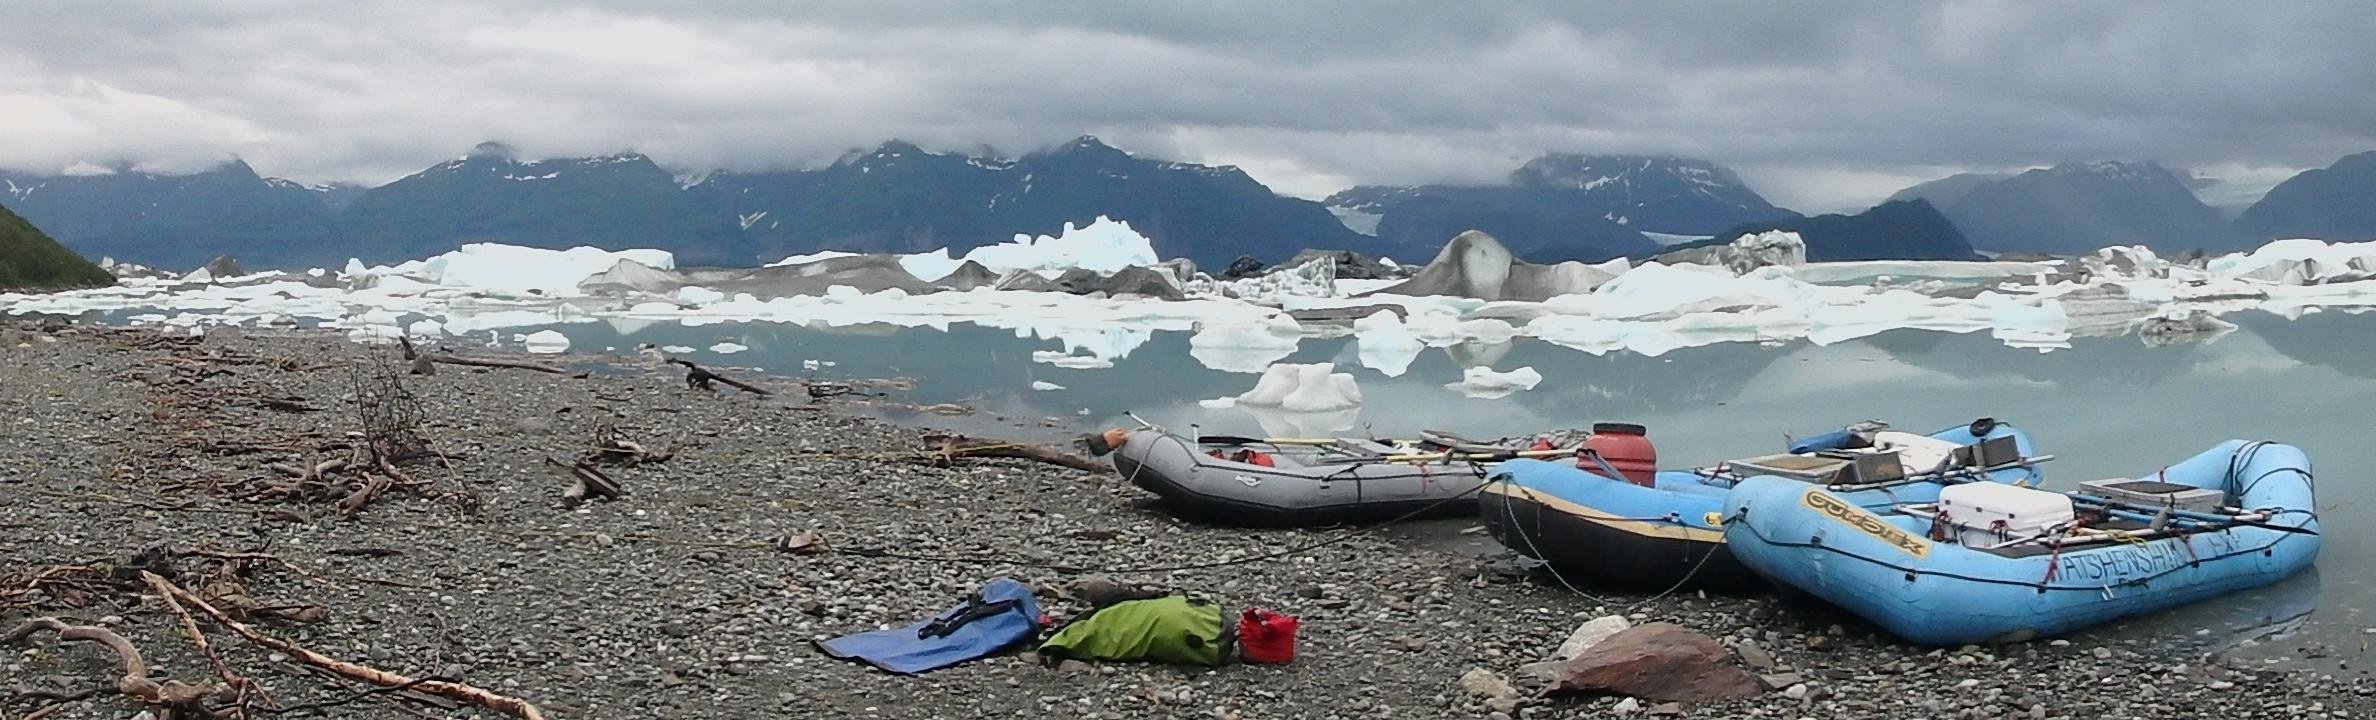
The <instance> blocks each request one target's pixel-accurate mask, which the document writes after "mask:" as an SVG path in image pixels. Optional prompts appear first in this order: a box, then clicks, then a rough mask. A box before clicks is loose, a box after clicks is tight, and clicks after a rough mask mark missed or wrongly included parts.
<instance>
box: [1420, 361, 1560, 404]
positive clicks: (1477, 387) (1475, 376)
mask: <svg viewBox="0 0 2376 720" xmlns="http://www.w3.org/2000/svg"><path fill="white" fill-rule="evenodd" d="M1542 382H1543V374H1542V373H1539V372H1535V369H1534V368H1533V367H1531V366H1530V367H1522V368H1518V369H1516V370H1512V371H1509V372H1495V371H1494V370H1493V368H1489V367H1472V368H1469V369H1467V370H1464V371H1462V372H1461V377H1460V382H1456V383H1446V384H1445V385H1444V387H1447V388H1451V389H1453V390H1456V391H1459V392H1460V394H1462V395H1467V396H1469V397H1473V398H1478V399H1482V400H1499V399H1502V398H1506V397H1509V396H1511V395H1513V394H1516V393H1518V392H1519V391H1522V390H1533V389H1534V386H1536V385H1538V384H1541V383H1542Z"/></svg>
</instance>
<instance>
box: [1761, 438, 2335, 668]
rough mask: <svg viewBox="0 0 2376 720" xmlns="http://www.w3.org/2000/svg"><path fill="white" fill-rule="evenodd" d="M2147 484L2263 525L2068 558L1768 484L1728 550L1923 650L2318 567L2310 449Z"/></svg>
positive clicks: (2190, 464)
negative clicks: (1946, 536) (2174, 488)
mask: <svg viewBox="0 0 2376 720" xmlns="http://www.w3.org/2000/svg"><path fill="white" fill-rule="evenodd" d="M2140 479H2148V480H2157V481H2161V482H2166V483H2175V484H2180V485H2187V486H2191V487H2197V488H2204V489H2211V490H2220V491H2223V492H2225V493H2226V494H2227V497H2226V503H2225V504H2226V505H2227V506H2230V507H2240V508H2244V509H2247V510H2257V511H2265V513H2266V519H2265V520H2261V521H2257V522H2255V523H2254V524H2240V525H2230V526H2228V527H2225V528H2221V529H2205V530H2202V531H2199V532H2194V533H2190V534H2187V535H2184V536H2177V537H2165V538H2162V539H2154V540H2145V541H2142V542H2110V543H2102V544H2091V545H2082V546H2077V547H2065V548H2063V549H2061V550H2059V551H2055V550H2050V548H2048V547H2046V546H2044V545H2043V544H2038V545H2035V546H2031V547H2028V548H2026V549H2020V550H2003V549H1983V548H1978V547H1966V546H1963V545H1957V544H1952V543H1950V542H1942V541H1933V540H1931V539H1929V536H1928V533H1927V531H1928V529H1929V524H1930V521H1929V520H1928V519H1925V518H1919V517H1915V516H1911V515H1907V514H1901V513H1896V512H1890V511H1889V510H1888V509H1887V508H1883V509H1881V510H1880V511H1879V512H1876V511H1875V509H1874V508H1871V507H1862V506H1860V505H1862V503H1861V502H1860V501H1859V500H1858V499H1855V498H1852V497H1848V496H1842V495H1839V494H1835V493H1832V492H1829V491H1826V490H1824V489H1823V488H1819V487H1810V486H1807V485H1805V484H1802V483H1796V482H1791V481H1789V480H1787V479H1784V478H1778V477H1770V476H1769V477H1758V478H1751V479H1749V480H1746V481H1744V482H1742V483H1741V485H1740V486H1739V487H1737V488H1735V489H1734V490H1733V492H1732V493H1731V495H1730V496H1729V499H1728V500H1727V501H1726V507H1727V508H1728V509H1727V510H1726V511H1725V512H1726V513H1727V514H1728V516H1729V517H1735V518H1737V519H1736V520H1735V521H1734V522H1733V523H1732V524H1730V525H1729V526H1727V527H1726V528H1725V540H1726V543H1727V544H1728V545H1729V546H1730V547H1731V549H1732V553H1733V555H1734V557H1736V558H1737V559H1738V560H1739V561H1740V562H1741V564H1743V565H1745V566H1748V567H1749V568H1750V569H1752V570H1754V571H1755V572H1757V573H1758V574H1759V575H1762V576H1764V577H1766V578H1768V579H1771V580H1773V581H1774V582H1777V583H1781V584H1785V585H1789V586H1791V587H1795V588H1798V589H1800V590H1804V591H1806V592H1808V593H1811V594H1813V595H1816V596H1818V597H1821V598H1823V599H1825V600H1828V601H1830V602H1831V603H1833V604H1835V605H1839V606H1840V607H1842V608H1845V609H1847V610H1849V611H1850V612H1853V613H1855V614H1857V615H1859V616H1862V617H1864V618H1865V619H1867V620H1870V621H1872V622H1873V623H1874V624H1876V625H1879V626H1881V627H1882V628H1883V629H1886V630H1888V631H1889V632H1890V633H1891V634H1894V635H1896V636H1898V637H1900V638H1903V639H1905V640H1907V641H1909V642H1913V643H1918V644H1922V645H1961V644H1967V643H1986V642H2019V641H2024V640H2029V639H2033V638H2040V637H2048V636H2053V635H2060V634H2064V633H2069V632H2072V631H2075V630H2080V629H2084V628H2088V627H2091V626H2095V625H2098V624H2102V623H2105V622H2109V621H2112V620H2115V619H2119V618H2122V617H2127V616H2131V615H2137V614H2140V613H2147V612H2152V611H2155V610H2161V609H2165V608H2171V607H2176V606H2179V605H2184V604H2188V603H2194V602H2199V601H2202V600H2205V599H2209V598H2212V597H2217V596H2219V595H2224V594H2227V593H2231V592H2236V591H2239V590H2244V589H2247V588H2254V587H2259V586H2263V585H2268V584H2270V583H2274V582H2276V581H2278V580H2281V579H2284V578H2286V577H2287V576H2290V575H2293V574H2295V573H2299V572H2301V571H2302V570H2304V569H2307V568H2309V567H2310V566H2311V564H2312V562H2313V561H2315V560H2316V558H2317V557H2318V548H2319V535H2318V519H2317V516H2316V514H2315V511H2314V506H2313V505H2312V500H2313V497H2312V496H2313V491H2314V482H2313V480H2312V478H2311V472H2310V459H2309V457H2308V456H2306V455H2304V454H2303V453H2302V451H2301V450H2300V449H2299V448H2296V447H2293V446H2291V445H2281V444H2276V443H2270V442H2245V441H2241V440H2232V441H2229V442H2226V443H2223V444H2221V445H2219V446H2217V447H2214V448H2212V449H2210V450H2209V451H2206V452H2204V453H2202V454H2200V455H2196V456H2194V457H2192V458H2189V459H2187V460H2186V461H2184V462H2181V463H2178V464H2176V465H2172V466H2170V467H2169V468H2167V469H2166V470H2162V471H2158V472H2155V473H2149V474H2147V475H2145V476H2143V478H2140ZM2081 507H2085V504H2084V503H2082V504H2081ZM2142 512H2143V513H2145V514H2150V513H2152V512H2153V511H2151V510H2144V511H2142Z"/></svg>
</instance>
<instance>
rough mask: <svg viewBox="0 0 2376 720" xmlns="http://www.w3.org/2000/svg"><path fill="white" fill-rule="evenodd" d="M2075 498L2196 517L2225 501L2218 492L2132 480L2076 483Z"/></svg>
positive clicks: (2213, 509) (2173, 484)
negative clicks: (2083, 496)
mask: <svg viewBox="0 0 2376 720" xmlns="http://www.w3.org/2000/svg"><path fill="white" fill-rule="evenodd" d="M2079 494H2081V495H2086V496H2088V497H2096V498H2103V499H2105V500H2110V501H2112V502H2116V503H2121V504H2124V505H2133V506H2137V507H2147V508H2156V509H2159V508H2171V509H2176V510H2187V511H2192V512H2200V513H2208V512H2218V511H2219V504H2220V501H2222V500H2225V499H2227V493H2223V492H2220V491H2218V490H2206V489H2203V488H2199V487H2195V486H2192V485H2180V484H2177V483H2166V482H2162V481H2159V480H2139V479H2136V478H2112V479H2109V480H2089V481H2087V482H2083V483H2079Z"/></svg>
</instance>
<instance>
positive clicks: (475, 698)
mask: <svg viewBox="0 0 2376 720" xmlns="http://www.w3.org/2000/svg"><path fill="white" fill-rule="evenodd" d="M141 579H143V580H146V581H148V583H149V586H150V587H154V588H156V589H157V590H158V591H159V592H162V593H164V594H165V595H166V596H168V597H171V598H174V599H177V600H180V601H181V602H183V603H185V604H187V605H188V606H189V607H191V608H195V609H197V610H198V612H199V613H201V614H204V615H206V616H207V617H208V618H210V619H212V620H214V621H215V624H218V625H221V626H223V627H224V628H225V629H228V630H230V631H231V632H232V634H235V635H238V636H240V637H242V638H245V639H246V640H247V641H248V642H252V643H255V644H257V645H262V646H264V647H265V648H266V649H269V650H272V651H273V652H277V653H280V654H282V655H287V656H289V657H290V658H293V659H296V660H297V661H299V662H303V663H305V664H307V665H312V666H314V667H318V668H321V669H323V670H328V671H330V672H333V673H337V674H338V675H339V676H341V677H345V678H348V679H351V680H355V681H357V682H363V683H368V684H371V685H377V686H380V687H396V686H410V687H411V688H412V689H414V690H418V691H421V692H425V693H429V694H431V695H437V696H440V697H447V698H453V699H455V700H460V701H462V702H466V703H470V704H472V705H477V706H479V707H483V708H486V709H489V710H493V711H496V712H500V713H505V714H509V715H513V716H517V717H520V718H522V720H544V711H541V710H538V709H536V705H534V704H531V703H529V702H528V701H526V700H522V699H519V698H515V697H511V696H508V695H498V694H495V693H492V692H488V691H486V690H482V689H479V688H476V687H472V686H469V685H464V684H462V683H456V682H444V681H439V680H419V679H414V678H409V677H405V676H403V675H398V674H396V673H392V672H388V671H386V670H381V669H378V668H374V667H370V666H366V665H357V664H354V663H351V662H346V661H344V660H339V659H336V658H332V657H329V656H327V655H323V654H321V653H317V652H314V651H312V650H307V649H305V648H302V647H298V646H297V645H296V644H294V643H291V642H289V641H287V640H282V639H280V638H276V637H273V636H270V635H266V634H264V633H261V632H258V631H256V629H255V628H251V627H248V626H247V625H246V624H244V623H241V622H239V621H237V620H233V619H231V616H229V615H226V614H224V613H223V611H221V610H218V609H215V607H214V606H213V605H208V604H206V601H205V600H203V599H201V598H199V597H198V596H197V595H194V594H191V593H190V591H188V590H183V589H181V587H179V586H176V585H174V584H173V583H172V582H171V581H168V580H166V579H165V578H162V577H158V576H157V575H156V573H141ZM118 639H119V640H121V638H118Z"/></svg>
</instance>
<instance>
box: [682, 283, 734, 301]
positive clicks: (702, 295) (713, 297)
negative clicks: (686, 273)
mask: <svg viewBox="0 0 2376 720" xmlns="http://www.w3.org/2000/svg"><path fill="white" fill-rule="evenodd" d="M676 299H678V300H683V301H685V302H689V303H693V304H695V305H710V304H715V303H722V302H726V293H722V292H718V291H716V290H711V289H709V288H705V287H702V286H699V285H687V286H684V287H681V288H677V291H676Z"/></svg>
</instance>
